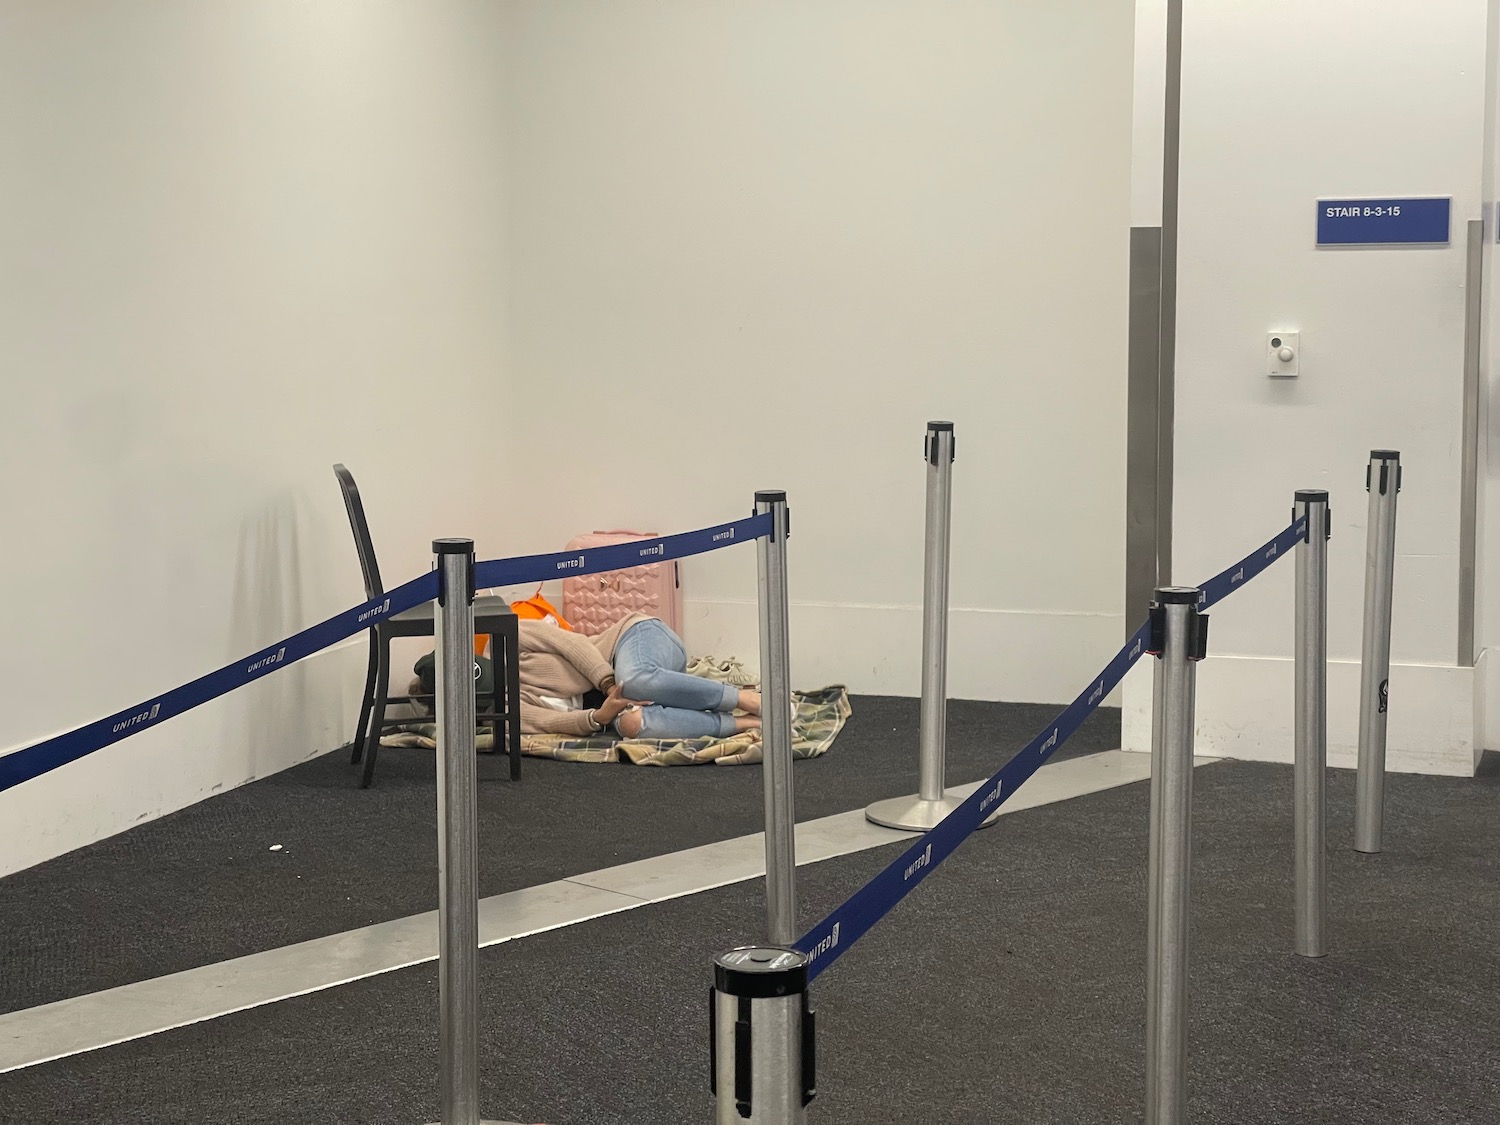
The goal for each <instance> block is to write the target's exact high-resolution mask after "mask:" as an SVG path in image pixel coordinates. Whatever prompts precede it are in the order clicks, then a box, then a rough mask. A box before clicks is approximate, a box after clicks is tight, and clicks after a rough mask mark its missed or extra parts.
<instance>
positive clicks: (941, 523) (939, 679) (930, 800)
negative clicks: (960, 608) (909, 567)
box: [865, 422, 998, 832]
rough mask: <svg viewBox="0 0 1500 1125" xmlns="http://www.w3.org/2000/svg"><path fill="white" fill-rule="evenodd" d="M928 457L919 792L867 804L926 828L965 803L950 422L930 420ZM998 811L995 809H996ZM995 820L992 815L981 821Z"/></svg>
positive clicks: (888, 818) (880, 818)
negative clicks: (951, 780)
mask: <svg viewBox="0 0 1500 1125" xmlns="http://www.w3.org/2000/svg"><path fill="white" fill-rule="evenodd" d="M922 452H923V457H924V458H925V459H926V461H927V539H926V551H925V554H924V557H923V568H922V719H921V726H920V728H919V733H918V743H917V745H918V751H917V771H918V772H917V792H916V795H915V796H907V797H891V798H888V799H886V800H883V801H876V802H875V803H874V804H873V805H870V806H869V807H868V808H867V809H865V818H866V819H867V820H869V821H871V822H872V823H874V824H880V825H884V826H885V827H886V828H900V829H904V830H906V831H909V832H925V831H926V830H927V829H929V828H931V827H933V826H934V825H935V824H937V822H938V821H940V820H942V819H943V817H945V816H947V815H948V814H949V813H950V812H952V811H953V810H954V809H956V808H957V807H958V806H959V805H960V804H962V803H963V798H962V797H950V796H949V795H948V793H947V777H946V774H947V754H948V746H947V742H948V547H949V540H950V525H951V514H952V508H953V502H952V501H953V458H954V435H953V423H952V422H928V423H927V438H926V441H925V442H924V443H923V446H922ZM997 815H998V814H997ZM993 823H995V817H993V816H991V817H989V818H988V819H986V820H985V822H984V826H986V827H987V826H988V825H991V824H993Z"/></svg>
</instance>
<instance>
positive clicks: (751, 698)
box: [740, 688, 760, 715]
mask: <svg viewBox="0 0 1500 1125" xmlns="http://www.w3.org/2000/svg"><path fill="white" fill-rule="evenodd" d="M740 710H741V711H743V712H745V714H747V715H759V714H760V692H758V691H751V690H750V689H749V688H741V689H740Z"/></svg>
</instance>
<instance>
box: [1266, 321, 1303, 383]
mask: <svg viewBox="0 0 1500 1125" xmlns="http://www.w3.org/2000/svg"><path fill="white" fill-rule="evenodd" d="M1300 336H1301V333H1298V332H1272V333H1271V334H1270V335H1269V336H1267V337H1266V356H1267V358H1268V359H1269V361H1270V370H1269V372H1268V374H1270V375H1272V376H1273V377H1276V378H1285V377H1288V376H1292V375H1296V374H1297V367H1298V365H1299V363H1300V362H1301V360H1302V341H1301V339H1300Z"/></svg>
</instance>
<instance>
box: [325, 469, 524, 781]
mask: <svg viewBox="0 0 1500 1125" xmlns="http://www.w3.org/2000/svg"><path fill="white" fill-rule="evenodd" d="M333 474H334V476H336V477H338V481H339V488H340V489H341V490H342V491H343V493H344V508H345V510H346V511H347V512H348V513H349V527H350V529H351V530H352V531H353V532H354V548H355V550H356V551H358V553H359V568H360V570H361V571H362V572H363V574H364V578H365V596H366V597H367V598H369V599H370V600H372V601H373V600H374V599H375V598H379V597H382V596H384V594H385V587H384V586H382V585H381V582H380V567H379V565H378V564H377V563H376V561H375V545H374V543H373V542H371V540H370V527H369V524H367V523H366V522H365V506H364V503H363V502H362V501H361V500H360V498H359V487H358V486H357V485H356V484H355V483H354V477H353V475H352V474H351V473H350V472H349V470H348V469H346V468H344V466H343V465H335V466H334V467H333ZM435 609H436V603H434V602H427V603H426V604H425V605H419V606H417V607H415V608H414V609H409V610H407V611H406V612H405V613H398V614H396V615H394V616H393V617H388V618H386V619H385V620H384V621H380V622H378V623H377V624H375V625H374V626H373V627H372V628H371V629H370V670H369V672H368V674H367V675H366V676H365V694H364V700H363V702H361V703H360V706H359V722H358V724H357V725H356V726H355V728H354V741H353V743H352V745H353V747H354V750H353V753H352V754H351V755H350V758H349V761H350V762H351V763H352V764H355V765H358V764H359V762H360V760H361V759H363V760H364V766H365V768H364V774H363V776H362V777H361V779H360V783H359V784H360V788H361V789H368V788H369V787H370V782H371V781H372V780H374V777H375V759H376V756H377V755H378V754H379V753H380V734H381V731H382V730H384V729H385V728H386V727H390V726H396V725H398V724H399V723H400V722H404V721H406V720H387V719H386V717H385V708H386V704H387V703H407V702H427V703H431V702H432V701H433V697H432V696H430V695H416V696H405V695H392V696H388V695H387V694H386V691H387V689H388V687H389V685H390V672H391V638H392V637H431V636H433V635H434V632H435V630H434V627H433V612H434V610H435ZM474 632H475V633H476V634H481V635H483V634H489V638H490V658H491V660H492V661H493V662H494V666H495V690H494V694H493V695H492V696H491V697H490V702H491V708H490V710H488V711H483V710H481V711H480V713H479V715H478V716H477V721H478V725H480V726H486V725H490V724H493V727H494V731H495V739H496V742H495V748H496V749H497V750H498V749H499V748H500V746H501V745H502V744H501V743H500V741H499V740H500V739H501V738H502V737H503V738H504V739H505V742H506V744H507V745H508V748H509V751H510V777H511V780H512V781H519V780H520V779H521V669H520V655H519V653H520V634H519V631H518V629H517V627H516V615H515V611H514V610H512V609H511V608H510V606H509V605H508V604H507V603H506V601H505V599H504V598H475V599H474Z"/></svg>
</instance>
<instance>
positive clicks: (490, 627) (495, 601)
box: [381, 598, 515, 637]
mask: <svg viewBox="0 0 1500 1125" xmlns="http://www.w3.org/2000/svg"><path fill="white" fill-rule="evenodd" d="M436 613H437V603H436V602H423V603H422V604H421V605H418V606H413V607H412V608H411V609H408V610H406V611H405V612H403V613H398V614H396V615H395V616H394V617H387V618H386V619H385V621H383V622H382V623H381V625H382V627H383V628H387V629H389V630H390V632H391V636H393V637H430V636H432V635H433V633H432V630H433V618H434V615H435V614H436ZM514 616H515V610H513V609H511V608H510V604H509V603H508V602H507V601H506V600H505V599H504V598H475V599H474V632H475V633H476V634H478V635H480V636H483V635H484V634H486V633H499V632H502V631H503V630H504V628H505V618H507V617H514Z"/></svg>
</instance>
